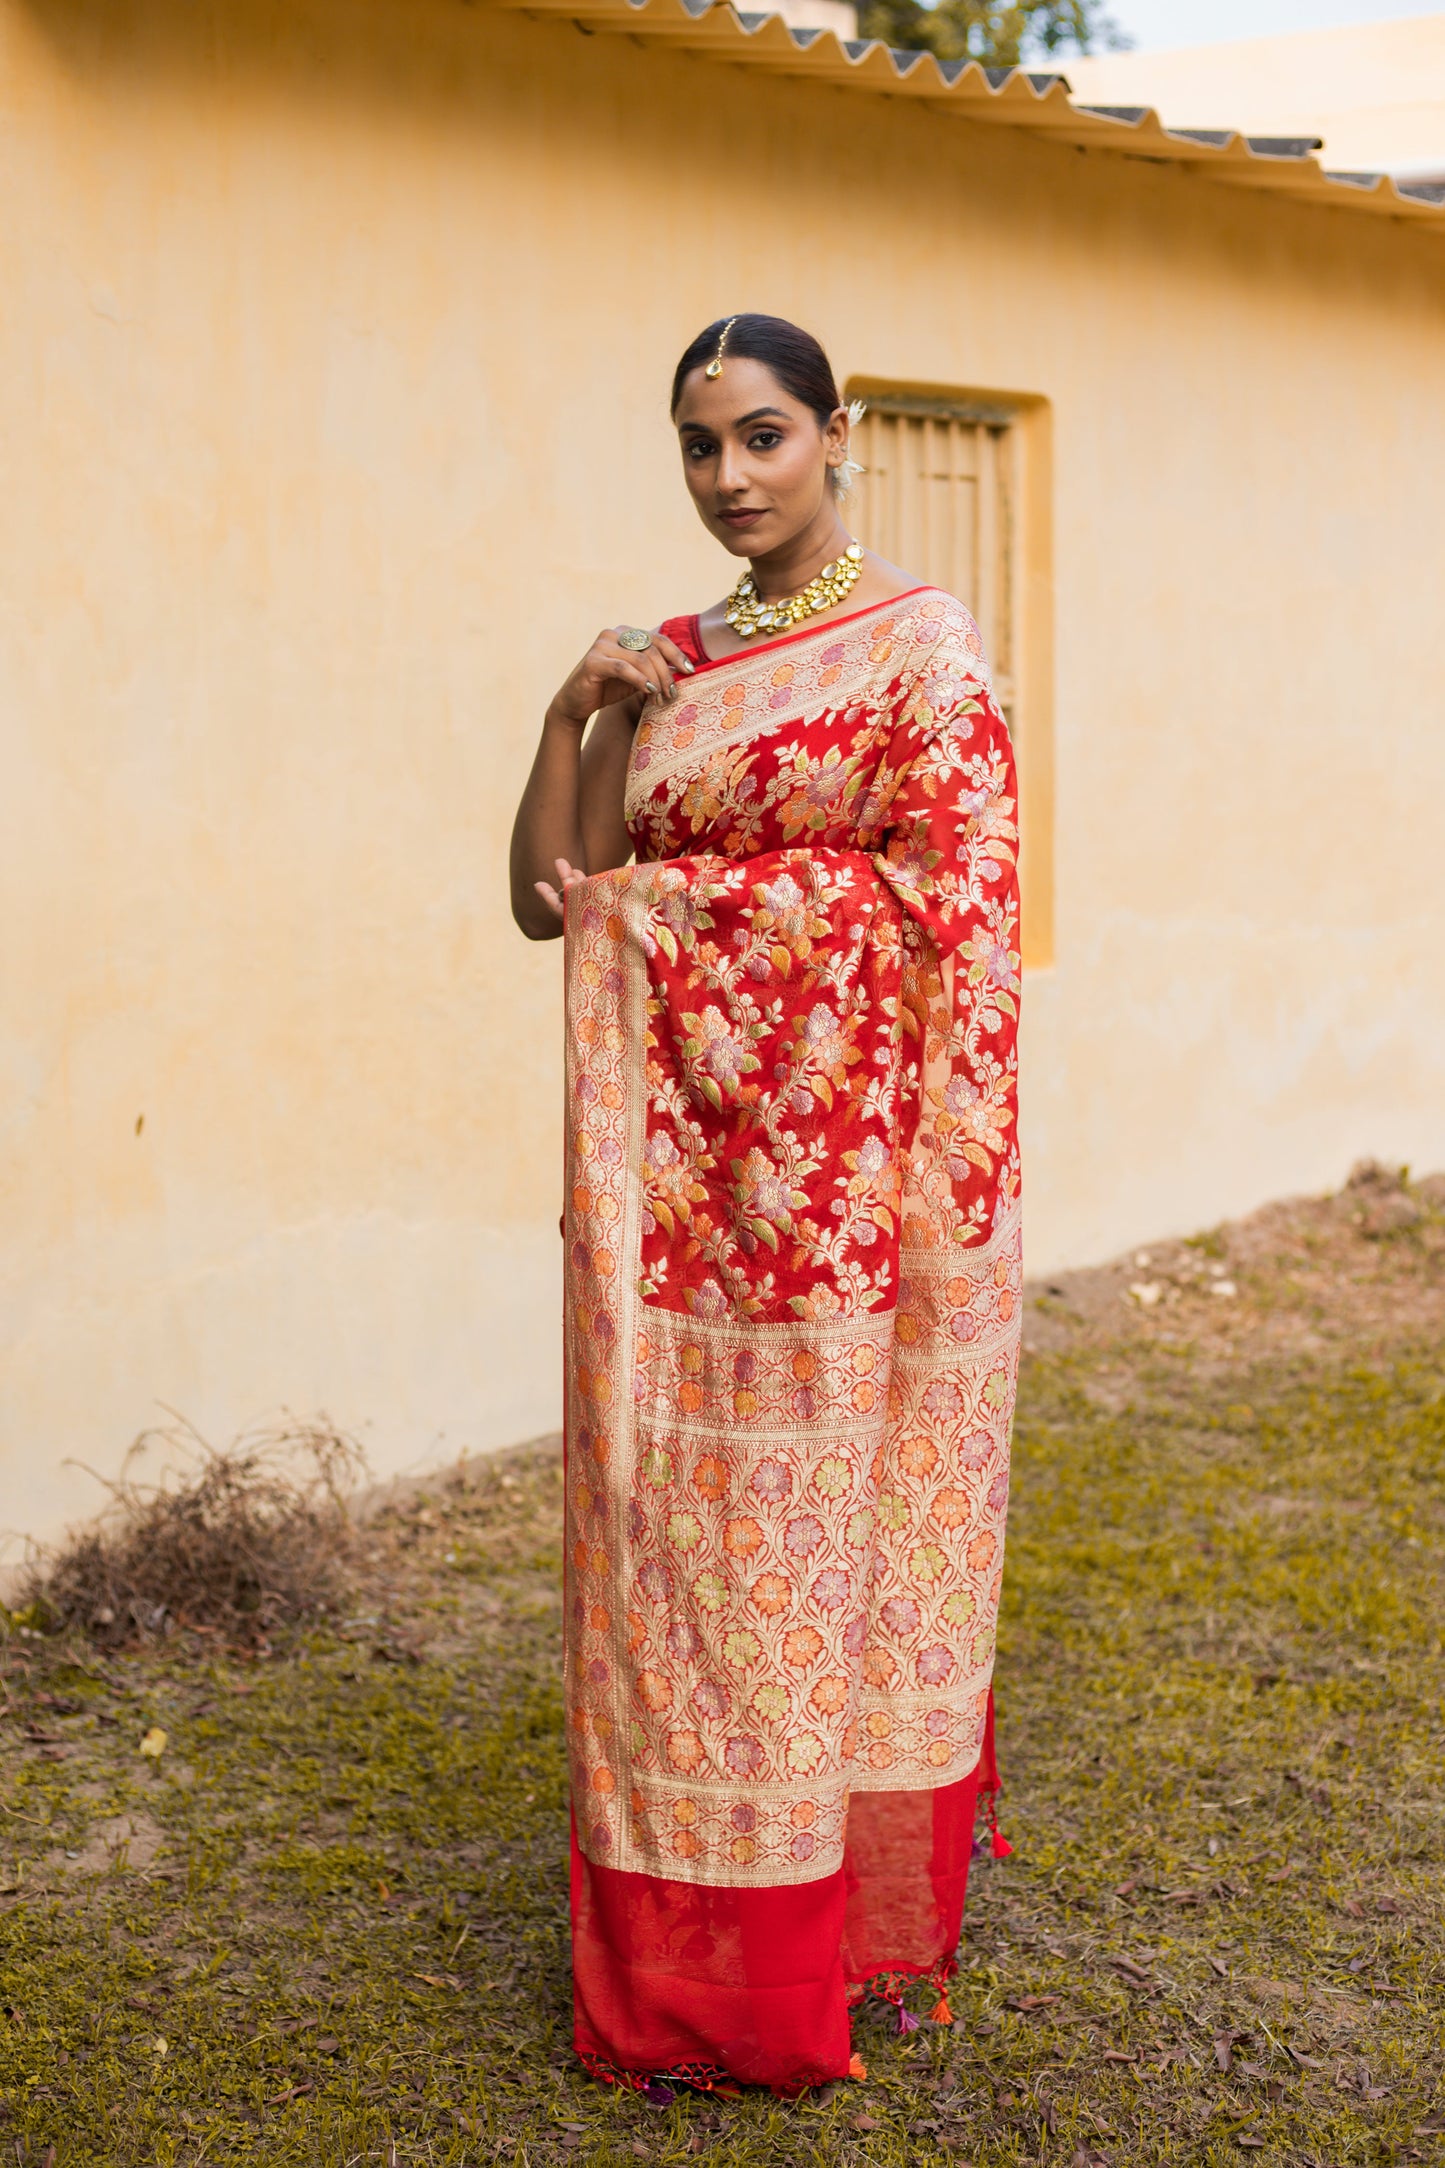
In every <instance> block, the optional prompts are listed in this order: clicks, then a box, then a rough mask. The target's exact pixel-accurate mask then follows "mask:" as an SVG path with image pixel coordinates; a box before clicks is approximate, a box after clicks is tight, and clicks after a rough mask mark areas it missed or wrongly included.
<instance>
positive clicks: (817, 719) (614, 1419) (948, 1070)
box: [512, 315, 1020, 2093]
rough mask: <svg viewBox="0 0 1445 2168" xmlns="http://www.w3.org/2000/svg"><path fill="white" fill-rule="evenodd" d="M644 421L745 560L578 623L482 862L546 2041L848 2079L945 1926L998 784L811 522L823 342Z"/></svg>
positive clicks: (1002, 1495) (950, 681)
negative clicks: (546, 1685) (535, 1104)
mask: <svg viewBox="0 0 1445 2168" xmlns="http://www.w3.org/2000/svg"><path fill="white" fill-rule="evenodd" d="M672 412H673V418H674V420H675V422H676V425H677V431H678V439H679V443H680V446H681V451H682V461H683V472H684V475H685V477H686V480H687V485H688V488H689V489H690V491H691V492H692V497H693V502H694V504H695V505H696V507H697V510H698V512H699V514H700V516H701V518H702V521H703V524H704V525H705V526H706V528H707V529H708V531H709V533H710V534H712V535H714V536H716V538H717V540H718V541H719V542H721V543H722V545H723V547H724V548H725V549H726V550H728V551H730V552H731V554H732V555H733V556H734V557H746V558H747V560H748V568H747V570H745V571H744V573H743V575H742V577H741V579H740V580H739V581H738V583H737V585H736V586H735V587H734V588H733V590H732V593H731V595H730V596H729V597H728V598H727V600H726V601H724V602H719V603H715V604H714V605H713V607H712V608H711V609H708V610H704V611H703V612H702V613H701V614H700V615H699V616H696V617H682V618H672V619H669V620H668V622H667V623H666V624H665V625H663V626H662V627H661V629H660V630H658V631H656V632H653V633H650V634H649V633H648V632H646V631H642V630H639V629H637V628H635V627H629V626H620V627H615V628H613V629H611V630H608V631H606V632H603V633H601V634H599V636H598V637H597V639H596V640H595V641H594V642H593V643H592V646H591V647H590V649H589V650H588V652H587V654H586V655H585V656H584V657H583V659H582V661H581V662H580V663H579V664H578V665H577V667H576V669H575V670H574V671H573V672H572V674H571V676H570V677H569V678H568V679H567V681H566V683H565V684H564V685H563V686H562V688H561V690H560V691H559V692H558V694H557V696H556V698H555V699H554V700H553V702H552V704H551V706H550V707H549V709H548V710H547V718H546V722H545V725H544V728H543V733H542V742H541V746H540V748H539V750H538V753H537V758H536V763H535V765H534V767H533V770H532V775H531V779H530V781H529V782H528V785H527V789H526V793H525V795H524V797H523V800H522V805H521V809H520V811H519V813H518V816H517V825H516V831H515V835H514V838H513V849H512V897H513V910H514V913H515V915H516V918H517V920H518V923H519V924H520V925H521V927H522V929H523V931H524V932H525V933H527V934H529V935H530V936H531V937H532V938H533V939H536V940H545V939H547V938H549V937H551V936H553V935H555V934H557V933H558V932H560V931H561V930H562V924H563V921H564V918H565V928H566V937H567V940H566V948H567V956H566V962H567V1060H568V1067H567V1121H568V1137H567V1152H568V1169H567V1212H566V1223H565V1235H566V1246H567V1250H566V1255H567V1262H566V1270H567V1295H566V1349H567V1354H566V1360H567V1550H568V1584H567V1625H566V1632H567V1661H566V1692H567V1706H568V1718H569V1728H570V1742H571V1747H570V1750H571V1765H572V1787H573V1805H574V1835H573V1875H572V1901H573V1954H574V1976H575V1997H576V2041H577V2046H578V2049H579V2052H580V2053H581V2054H582V2056H583V2059H584V2060H585V2061H586V2063H587V2064H588V2067H589V2068H591V2069H592V2070H594V2071H595V2072H596V2073H597V2074H599V2075H602V2076H606V2077H610V2078H613V2079H615V2080H619V2081H621V2082H623V2083H628V2084H643V2083H647V2082H648V2081H657V2080H662V2079H665V2078H667V2077H669V2076H671V2077H682V2078H686V2079H688V2080H689V2081H691V2082H700V2083H704V2084H706V2083H710V2082H715V2081H717V2080H719V2079H722V2078H729V2079H732V2080H735V2081H736V2080H741V2081H745V2082H751V2083H762V2084H768V2085H771V2086H773V2087H774V2088H775V2089H776V2090H777V2091H779V2092H784V2093H787V2092H796V2091H798V2090H800V2089H801V2088H802V2087H804V2086H806V2085H810V2084H819V2083H822V2082H824V2081H825V2080H828V2079H831V2078H837V2077H840V2076H846V2075H847V2074H848V2073H849V2071H850V2068H851V2069H853V2070H854V2072H855V2074H856V2073H857V2072H858V2071H859V2070H860V2069H861V2065H859V2064H858V2063H857V2060H856V2058H855V2057H853V2056H852V2050H851V2043H850V2039H849V2016H848V2013H849V2009H850V2007H851V2006H852V2005H853V2004H855V2003H856V2002H858V2001H860V2000H861V1999H862V1997H863V1995H864V1993H865V1992H866V1991H867V1990H868V1989H869V1988H870V1987H871V1988H872V1989H873V1990H874V1991H875V1992H878V1993H881V1994H883V1995H884V1996H885V1998H886V1999H888V2000H891V2001H893V2002H895V2003H897V2004H898V2006H899V2015H900V2024H901V2025H903V2026H904V2027H905V2029H907V2028H911V2026H912V2024H913V2023H914V2022H915V2020H914V2019H913V2018H912V2017H911V2015H910V2014H909V2013H908V2012H907V2011H906V2008H905V2006H904V2002H903V1996H904V1990H905V1986H906V1983H907V1981H908V1979H909V1978H910V1977H916V1976H918V1975H928V1976H929V1977H930V1978H932V1979H933V1980H934V1981H935V1982H936V1984H937V1988H938V1990H939V1991H940V1993H941V1988H942V1982H943V1980H944V1978H945V1977H946V1976H947V1974H948V1972H949V1971H951V1970H952V1953H953V1950H954V1948H955V1945H956V1943H957V1940H958V1934H959V1928H960V1921H961V1917H962V1911H963V1899H964V1886H965V1881H966V1877H967V1871H968V1861H969V1856H970V1851H971V1847H972V1838H973V1827H974V1809H975V1797H976V1791H977V1787H978V1783H979V1772H980V1756H981V1753H988V1752H989V1748H988V1745H987V1742H986V1733H987V1732H988V1731H989V1728H990V1727H989V1719H990V1711H991V1704H990V1680H991V1677H992V1664H993V1644H994V1625H995V1620H996V1616H997V1609H998V1598H999V1582H1000V1573H1001V1565H1002V1553H1003V1524H1004V1512H1005V1505H1006V1497H1007V1489H1008V1476H1007V1468H1008V1443H1009V1424H1010V1417H1011V1411H1012V1404H1013V1384H1014V1374H1015V1368H1016V1360H1017V1345H1018V1324H1019V1307H1018V1302H1019V1297H1018V1288H1019V1270H1020V1266H1019V1221H1018V1155H1017V1147H1016V1142H1015V1122H1014V1107H1015V1032H1016V1024H1017V996H1018V962H1019V959H1018V953H1017V951H1018V939H1017V926H1018V911H1017V885H1016V873H1015V835H1016V830H1015V825H1014V815H1015V802H1016V792H1015V786H1014V776H1013V765H1012V758H1011V754H1010V749H1009V742H1008V733H1007V730H1006V728H1005V725H1004V723H1003V720H1002V718H1001V716H1000V714H999V711H998V709H997V708H996V706H995V705H994V703H993V700H992V698H991V696H990V693H989V686H988V673H987V668H986V665H985V662H984V658H983V648H982V642H981V641H980V639H979V636H978V632H977V629H976V627H975V626H974V624H973V621H972V619H971V618H970V617H969V615H968V613H967V611H966V610H964V609H963V608H962V606H961V605H960V604H959V603H958V602H957V601H955V600H954V599H953V597H952V596H949V595H945V594H943V593H941V592H940V591H939V590H938V589H936V588H932V587H928V586H925V585H923V584H922V583H920V582H918V581H916V580H914V579H912V578H910V577H909V575H908V574H907V573H905V572H900V571H899V570H898V569H897V568H896V567H895V566H892V565H889V564H885V563H884V562H883V561H882V560H881V559H879V558H878V557H876V556H874V555H873V553H872V552H871V551H867V550H863V549H861V548H860V547H859V545H858V544H856V543H855V542H853V541H852V540H851V538H850V536H849V534H848V531H847V529H846V527H845V526H844V524H843V522H842V519H841V516H840V512H839V484H840V481H842V482H843V483H844V484H845V485H846V480H847V477H848V471H849V467H850V462H849V460H848V428H849V415H848V412H847V410H845V409H844V407H843V406H842V404H841V403H840V401H839V398H838V393H837V390H836V388H835V385H834V381H833V374H832V370H831V369H830V367H829V364H828V361H827V358H826V356H825V355H824V353H823V351H822V349H821V347H819V345H818V344H817V342H816V340H814V339H812V338H811V337H809V336H808V334H807V333H805V332H803V331H800V330H798V329H797V327H796V326H794V325H791V324H787V323H784V322H782V321H781V320H779V319H777V318H773V317H766V316H747V315H744V316H736V317H732V318H729V319H728V320H727V321H726V322H725V323H721V322H720V323H717V324H713V325H710V326H709V327H708V329H707V330H706V331H705V332H703V333H702V335H701V336H700V337H699V338H697V339H695V340H694V341H693V343H692V345H691V346H690V347H689V348H688V350H687V352H686V353H685V354H684V355H683V357H682V360H681V362H680V363H679V364H678V368H677V373H676V378H675V380H674V386H673V400H672ZM593 717H595V721H592V727H591V729H590V732H589V731H588V727H587V726H588V723H589V721H590V720H591V719H592V718H593ZM584 734H585V742H584ZM634 853H635V856H636V863H635V864H632V863H629V861H630V860H631V859H632V858H633V855H634ZM990 1758H991V1755H990ZM934 2015H935V2016H937V2017H939V2018H946V2016H947V2006H946V2003H944V2002H940V2003H939V2006H938V2007H937V2009H936V2010H935V2011H934Z"/></svg>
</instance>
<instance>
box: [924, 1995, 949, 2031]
mask: <svg viewBox="0 0 1445 2168" xmlns="http://www.w3.org/2000/svg"><path fill="white" fill-rule="evenodd" d="M928 2015H929V2017H930V2018H931V2019H932V2021H933V2023H934V2024H935V2025H951V2024H952V2023H953V2012H952V2011H951V2010H950V2009H949V2007H948V1997H947V1995H940V1996H939V1998H938V2000H937V2002H936V2003H935V2004H934V2005H933V2008H932V2009H931V2010H930V2011H929V2013H928Z"/></svg>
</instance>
